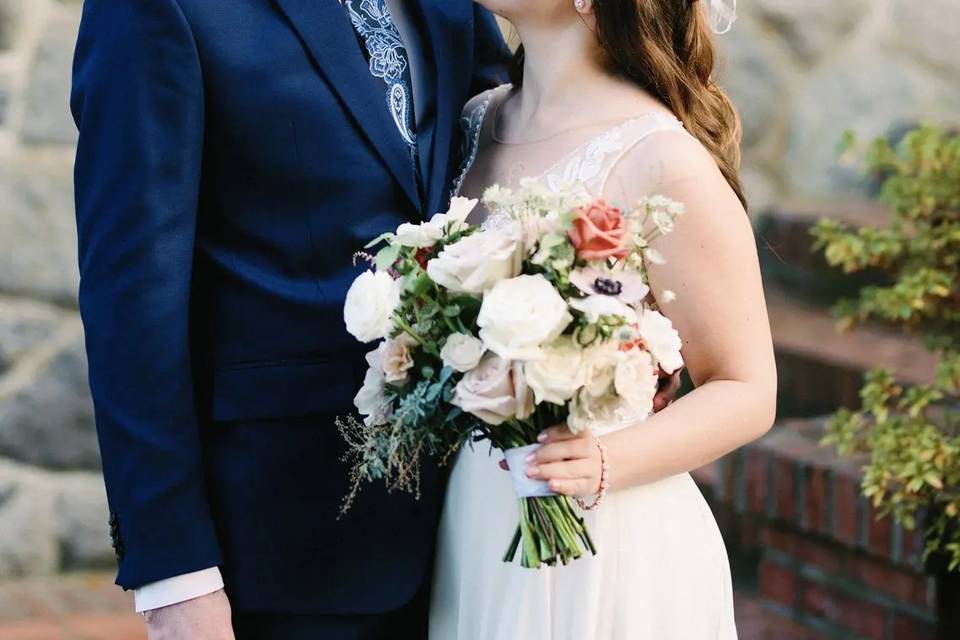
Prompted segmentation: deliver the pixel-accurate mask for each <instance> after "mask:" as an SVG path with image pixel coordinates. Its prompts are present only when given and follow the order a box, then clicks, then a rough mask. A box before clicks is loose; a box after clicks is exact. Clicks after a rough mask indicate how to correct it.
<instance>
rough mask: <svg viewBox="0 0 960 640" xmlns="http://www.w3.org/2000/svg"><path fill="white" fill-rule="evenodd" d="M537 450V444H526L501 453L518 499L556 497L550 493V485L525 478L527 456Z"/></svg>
mask: <svg viewBox="0 0 960 640" xmlns="http://www.w3.org/2000/svg"><path fill="white" fill-rule="evenodd" d="M539 448H540V445H539V444H528V445H527V446H525V447H517V448H516V449H507V450H506V451H504V452H503V455H504V457H505V458H506V459H507V465H508V466H509V467H510V477H511V478H512V479H513V490H514V491H515V492H516V494H517V497H518V498H542V497H545V496H555V495H557V494H555V493H554V492H553V491H550V483H549V482H547V481H546V480H534V479H533V478H530V477H528V476H527V466H528V465H527V456H529V455H530V454H531V453H533V452H534V451H536V450H537V449H539Z"/></svg>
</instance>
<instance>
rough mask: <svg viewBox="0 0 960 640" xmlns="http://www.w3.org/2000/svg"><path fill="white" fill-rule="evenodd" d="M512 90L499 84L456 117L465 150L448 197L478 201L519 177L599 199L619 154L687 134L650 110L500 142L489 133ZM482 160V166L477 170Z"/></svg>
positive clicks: (678, 124) (667, 115)
mask: <svg viewBox="0 0 960 640" xmlns="http://www.w3.org/2000/svg"><path fill="white" fill-rule="evenodd" d="M511 88H512V87H511V85H501V86H500V87H497V88H495V89H490V90H488V91H487V92H485V93H484V94H482V95H481V96H478V98H477V99H476V100H474V101H473V107H472V108H471V109H469V110H468V111H467V112H465V113H464V115H463V117H462V118H461V127H462V128H463V133H464V139H465V141H466V144H467V146H466V149H465V152H464V158H465V160H464V162H463V165H462V167H461V170H460V173H459V175H458V176H457V179H456V181H455V182H454V186H453V195H469V196H471V197H477V196H479V195H481V194H482V192H483V190H484V189H485V188H486V187H488V186H490V185H492V184H499V185H500V186H502V187H508V188H509V187H515V186H517V185H518V184H519V182H520V180H521V179H523V178H535V179H538V180H540V181H541V182H542V183H543V184H544V185H546V186H547V188H549V189H551V190H554V191H556V190H559V189H560V188H561V187H566V188H569V187H570V186H571V185H573V186H574V187H575V188H580V189H584V190H585V191H586V192H587V193H589V195H591V196H593V197H600V196H603V195H604V190H605V188H606V185H607V182H608V180H609V179H610V176H611V174H612V173H613V171H614V169H615V168H616V167H617V165H618V164H619V163H620V161H621V160H622V159H623V158H624V156H625V155H626V154H627V153H629V152H630V151H631V150H632V149H634V148H635V147H636V146H637V145H639V144H640V143H641V142H643V141H644V140H645V139H647V138H648V137H649V136H650V135H652V134H654V133H657V132H661V131H674V132H682V133H686V130H685V129H684V127H683V124H682V123H681V122H680V121H679V120H678V119H677V118H676V117H674V116H673V115H672V114H670V113H667V112H665V111H651V112H647V113H644V114H641V115H639V116H636V117H633V118H629V119H626V120H623V121H620V122H617V123H613V126H610V125H611V123H610V122H606V123H598V124H597V125H594V126H587V127H578V128H575V129H571V130H569V131H566V132H561V133H560V134H559V135H556V136H551V137H550V138H547V139H544V140H542V141H538V142H530V143H522V144H509V143H502V142H499V141H497V140H496V138H495V136H494V134H493V130H494V128H495V126H496V114H497V113H498V112H499V107H500V105H501V104H502V103H503V101H504V100H505V99H506V97H507V95H508V94H509V93H510V90H511ZM481 151H482V153H481ZM478 158H479V159H480V161H479V162H478ZM485 161H486V162H487V165H486V166H479V165H482V164H483V163H484V162H485Z"/></svg>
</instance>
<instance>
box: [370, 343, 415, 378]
mask: <svg viewBox="0 0 960 640" xmlns="http://www.w3.org/2000/svg"><path fill="white" fill-rule="evenodd" d="M416 344H417V342H416V340H414V339H413V338H411V337H410V336H409V335H408V334H406V333H401V334H400V335H398V336H397V337H396V338H394V339H393V340H384V341H383V342H381V343H380V346H379V347H378V348H377V354H378V356H379V357H380V368H381V369H382V370H383V377H384V380H385V381H386V382H388V383H390V384H393V385H402V384H404V383H406V382H407V380H409V379H410V374H409V373H408V372H409V371H410V369H411V368H412V367H413V347H414V346H415V345H416Z"/></svg>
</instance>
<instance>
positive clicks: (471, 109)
mask: <svg viewBox="0 0 960 640" xmlns="http://www.w3.org/2000/svg"><path fill="white" fill-rule="evenodd" d="M510 87H511V85H509V84H503V85H500V86H498V87H493V88H492V89H487V90H486V91H484V92H483V93H480V94H478V95H477V96H476V97H474V98H473V99H471V100H470V101H469V102H468V103H467V107H466V108H465V109H464V111H463V114H462V115H461V116H460V135H461V141H460V142H461V151H460V157H461V158H462V160H461V163H460V170H459V171H458V172H457V175H456V178H455V179H454V181H453V187H452V188H451V190H450V196H451V197H456V196H459V195H460V190H461V189H462V188H463V181H464V180H465V179H466V177H467V174H468V173H469V172H470V169H471V167H473V163H474V161H476V159H477V153H478V152H479V150H480V140H481V137H482V134H483V128H484V123H485V122H486V119H487V118H486V116H487V111H489V109H490V105H491V104H492V103H493V102H494V100H496V99H499V96H501V95H503V94H504V93H505V92H506V91H509V90H510Z"/></svg>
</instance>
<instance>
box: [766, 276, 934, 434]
mask: <svg viewBox="0 0 960 640" xmlns="http://www.w3.org/2000/svg"><path fill="white" fill-rule="evenodd" d="M767 308H768V311H769V314H770V324H771V329H772V332H773V339H774V346H775V348H776V352H777V365H778V372H779V397H778V404H779V415H781V416H803V417H808V416H815V415H823V414H826V413H830V412H832V411H834V410H836V409H837V407H856V406H859V392H860V388H861V387H862V385H863V374H864V373H865V372H866V371H867V370H869V369H872V368H874V367H881V366H882V367H888V368H892V369H894V370H895V371H896V374H897V377H898V378H899V379H900V380H902V381H903V382H905V383H912V384H919V383H926V382H930V381H932V379H933V376H934V372H935V369H936V357H935V356H933V355H932V354H931V353H929V352H928V351H927V350H926V349H924V347H923V344H922V343H921V341H920V340H919V339H917V338H916V337H914V336H909V335H906V334H904V333H900V332H896V331H892V330H890V329H886V328H881V327H875V326H869V325H865V326H861V327H857V328H854V329H851V330H849V331H845V332H840V331H838V329H837V325H836V321H835V319H834V318H833V317H832V315H831V314H830V312H829V310H828V309H826V308H824V307H818V306H815V305H813V304H811V303H809V302H806V301H803V300H800V299H798V298H797V297H796V296H793V295H792V291H788V290H785V289H783V288H780V287H777V286H768V287H767Z"/></svg>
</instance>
